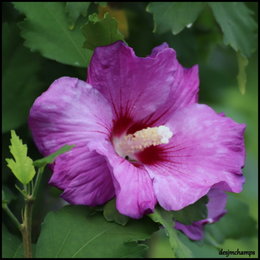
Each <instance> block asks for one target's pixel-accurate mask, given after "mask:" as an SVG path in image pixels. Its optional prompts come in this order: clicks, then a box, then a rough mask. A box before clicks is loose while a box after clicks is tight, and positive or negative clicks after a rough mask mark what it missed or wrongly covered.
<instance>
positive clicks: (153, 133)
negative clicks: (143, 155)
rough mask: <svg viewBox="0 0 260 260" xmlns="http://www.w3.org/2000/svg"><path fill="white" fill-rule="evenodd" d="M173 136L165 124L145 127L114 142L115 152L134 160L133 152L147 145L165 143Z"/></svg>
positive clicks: (139, 150)
mask: <svg viewBox="0 0 260 260" xmlns="http://www.w3.org/2000/svg"><path fill="white" fill-rule="evenodd" d="M172 136H173V133H172V131H171V130H170V129H169V127H167V126H164V125H162V126H158V127H147V128H145V129H142V130H139V131H137V132H135V133H134V134H129V135H125V136H124V137H121V138H120V139H118V140H116V141H115V142H114V145H115V150H116V152H117V153H118V154H119V155H120V156H122V157H124V158H127V159H129V160H135V156H134V154H135V153H138V152H141V151H143V150H144V149H145V148H147V147H149V146H152V145H153V146H156V145H160V144H167V143H169V141H170V138H171V137H172Z"/></svg>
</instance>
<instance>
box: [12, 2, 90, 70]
mask: <svg viewBox="0 0 260 260" xmlns="http://www.w3.org/2000/svg"><path fill="white" fill-rule="evenodd" d="M14 6H15V8H16V9H18V10H19V11H20V12H22V13H24V14H25V16H26V19H25V21H24V22H22V23H21V24H20V25H21V29H22V32H21V35H22V37H23V38H24V39H25V45H26V46H27V47H28V48H30V49H31V50H32V51H36V50H37V51H39V52H40V53H41V54H42V55H43V56H44V57H46V58H49V59H52V60H56V61H58V62H61V63H64V64H68V65H73V66H77V67H86V66H87V65H88V62H89V60H90V56H91V54H92V52H91V51H89V50H85V49H84V48H83V47H82V44H83V41H84V36H83V35H82V33H81V31H80V29H79V27H80V25H77V26H76V27H75V29H74V30H72V31H71V30H69V28H68V27H69V24H68V21H67V17H66V13H65V3H62V2H14Z"/></svg>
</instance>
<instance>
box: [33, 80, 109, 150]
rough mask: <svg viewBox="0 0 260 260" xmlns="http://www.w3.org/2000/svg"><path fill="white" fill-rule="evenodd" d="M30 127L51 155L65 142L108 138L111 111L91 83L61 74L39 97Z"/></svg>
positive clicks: (38, 145)
mask: <svg viewBox="0 0 260 260" xmlns="http://www.w3.org/2000/svg"><path fill="white" fill-rule="evenodd" d="M29 126H30V129H31V132H32V136H33V139H34V141H35V143H36V145H37V147H38V149H39V150H40V152H41V153H42V154H44V155H49V154H50V153H53V152H55V151H56V150H57V149H59V148H60V147H61V146H63V145H65V144H68V145H72V144H75V145H86V144H87V143H88V142H89V141H91V140H92V139H93V138H99V139H105V138H108V136H109V134H110V132H109V131H110V129H111V127H112V111H111V108H110V104H109V103H108V102H107V100H106V99H105V98H104V97H103V96H102V95H101V94H100V93H99V92H98V91H97V90H96V89H94V88H92V87H91V86H90V85H89V84H87V83H85V82H84V81H81V80H78V79H76V78H70V77H62V78H60V79H58V80H56V81H54V82H53V83H52V85H51V86H50V87H49V89H48V90H47V91H45V92H44V93H43V94H42V95H41V96H40V97H38V98H37V99H36V101H35V102H34V104H33V106H32V108H31V110H30V116H29Z"/></svg>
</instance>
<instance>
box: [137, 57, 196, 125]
mask: <svg viewBox="0 0 260 260" xmlns="http://www.w3.org/2000/svg"><path fill="white" fill-rule="evenodd" d="M175 67H176V71H175V72H174V81H173V84H172V87H171V91H170V94H169V96H168V99H167V100H166V101H165V102H164V103H163V104H162V105H161V106H160V107H158V109H157V110H156V111H154V112H153V113H151V114H150V115H149V116H148V117H146V118H145V119H143V120H142V122H141V123H139V124H141V125H149V126H158V125H164V124H165V123H166V122H167V121H168V120H169V118H170V117H171V116H172V114H173V113H174V112H175V111H176V110H178V109H180V108H182V107H184V106H187V105H190V104H194V103H197V102H198V91H199V67H198V66H197V65H195V66H193V67H191V68H184V67H182V66H181V65H180V64H179V63H178V61H177V60H176V63H175Z"/></svg>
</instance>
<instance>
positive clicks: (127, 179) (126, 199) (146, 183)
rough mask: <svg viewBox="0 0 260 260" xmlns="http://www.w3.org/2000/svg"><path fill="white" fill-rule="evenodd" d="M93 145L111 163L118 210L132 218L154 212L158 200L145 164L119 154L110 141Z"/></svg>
mask: <svg viewBox="0 0 260 260" xmlns="http://www.w3.org/2000/svg"><path fill="white" fill-rule="evenodd" d="M92 145H93V147H96V150H97V152H98V153H100V154H103V155H105V156H106V158H107V160H108V163H109V165H110V170H111V174H112V178H113V183H114V187H115V194H116V207H117V209H118V211H119V212H120V213H121V214H124V215H127V216H129V217H132V218H141V217H142V216H143V215H144V214H148V213H151V212H153V210H154V207H155V204H156V202H157V201H156V198H155V196H154V191H153V186H152V180H151V179H150V177H149V175H148V173H147V171H146V170H145V169H144V168H143V166H141V165H138V166H135V165H133V164H132V163H130V162H129V161H127V160H125V159H124V158H122V157H120V156H118V155H117V154H116V153H115V151H114V148H113V147H112V145H111V143H109V142H103V144H101V143H99V144H96V145H94V144H92Z"/></svg>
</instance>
